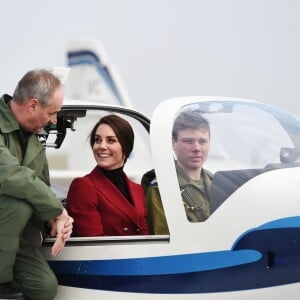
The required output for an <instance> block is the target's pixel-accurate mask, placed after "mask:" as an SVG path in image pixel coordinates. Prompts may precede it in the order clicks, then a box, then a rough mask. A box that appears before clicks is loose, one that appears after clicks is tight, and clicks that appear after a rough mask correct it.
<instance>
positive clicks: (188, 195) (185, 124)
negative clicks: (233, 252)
mask: <svg viewBox="0 0 300 300" xmlns="http://www.w3.org/2000/svg"><path fill="white" fill-rule="evenodd" d="M172 147H173V150H174V155H175V165H176V172H177V176H178V183H179V186H180V191H181V196H182V200H183V204H184V208H185V212H186V215H187V219H188V220H189V221H190V222H203V221H205V220H206V219H207V218H208V217H209V216H210V214H211V211H210V205H209V199H208V191H209V189H210V186H211V180H212V174H211V173H210V172H209V171H208V170H205V169H204V168H203V164H204V162H205V161H206V160H207V156H208V152H209V148H210V126H209V123H208V121H207V120H206V119H205V118H203V117H202V116H201V115H200V114H199V113H197V112H193V111H190V110H185V111H182V112H180V113H179V115H178V116H177V117H176V119H175V121H174V124H173V129H172ZM141 183H142V185H143V187H144V190H145V196H146V204H147V221H148V226H149V230H150V233H151V234H162V235H164V234H168V233H169V229H168V225H167V221H166V218H165V214H164V210H163V206H162V202H161V197H160V193H159V189H158V185H157V182H156V178H155V173H154V170H150V171H148V172H147V173H145V174H144V176H143V178H142V182H141Z"/></svg>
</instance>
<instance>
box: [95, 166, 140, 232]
mask: <svg viewBox="0 0 300 300" xmlns="http://www.w3.org/2000/svg"><path fill="white" fill-rule="evenodd" d="M123 174H124V177H125V182H126V184H127V186H128V189H129V194H130V196H131V199H132V202H133V204H131V203H130V202H129V201H128V200H127V199H126V198H125V197H124V195H123V194H122V193H121V192H120V191H119V190H118V188H117V187H116V186H115V185H114V184H113V183H112V182H111V181H110V180H109V179H108V178H107V177H106V176H105V175H104V174H103V173H102V172H101V170H100V169H99V168H98V167H95V168H94V169H93V171H92V172H91V173H90V174H89V176H90V179H91V181H92V183H93V185H94V187H95V189H96V190H97V191H98V192H99V193H100V194H101V195H102V196H103V197H104V198H105V199H106V200H107V201H109V202H110V203H111V204H112V205H113V206H114V207H115V208H116V209H118V210H121V211H122V212H123V213H124V214H126V215H127V216H128V217H129V218H130V219H131V220H132V221H133V222H134V223H135V224H136V225H137V226H139V219H138V213H137V212H140V211H141V210H142V209H143V207H142V205H143V202H142V201H141V199H139V195H140V192H139V190H138V188H137V186H136V185H135V184H133V183H132V182H131V181H130V180H129V178H128V177H127V176H126V174H125V173H123Z"/></svg>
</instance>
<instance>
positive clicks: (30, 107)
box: [28, 98, 39, 114]
mask: <svg viewBox="0 0 300 300" xmlns="http://www.w3.org/2000/svg"><path fill="white" fill-rule="evenodd" d="M38 106H39V100H38V99H35V98H33V99H30V100H29V101H28V110H29V112H30V113H31V114H32V113H33V112H34V111H35V110H36V109H37V108H38Z"/></svg>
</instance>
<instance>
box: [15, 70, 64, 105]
mask: <svg viewBox="0 0 300 300" xmlns="http://www.w3.org/2000/svg"><path fill="white" fill-rule="evenodd" d="M60 86H61V82H60V80H59V79H58V77H56V76H55V75H54V74H53V73H51V72H50V71H47V70H45V69H40V70H31V71H28V72H27V73H26V74H25V75H24V76H23V77H22V78H21V80H20V81H19V82H18V84H17V87H16V89H15V91H14V94H13V101H15V102H16V103H18V104H22V103H24V102H26V101H27V100H30V99H34V98H35V99H38V100H39V101H40V104H41V105H42V106H47V105H48V102H49V99H51V98H52V96H53V94H54V92H55V91H56V90H57V88H59V87H60Z"/></svg>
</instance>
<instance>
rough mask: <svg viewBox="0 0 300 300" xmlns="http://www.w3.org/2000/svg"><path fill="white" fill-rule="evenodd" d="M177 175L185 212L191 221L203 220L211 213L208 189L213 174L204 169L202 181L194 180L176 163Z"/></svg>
mask: <svg viewBox="0 0 300 300" xmlns="http://www.w3.org/2000/svg"><path fill="white" fill-rule="evenodd" d="M176 171H177V177H178V182H179V187H180V192H181V196H182V200H183V203H184V208H185V212H186V215H187V218H188V220H189V221H190V222H203V221H205V220H206V219H207V218H208V217H209V216H210V215H211V211H210V205H209V199H208V191H209V189H210V186H211V180H212V174H211V173H210V172H209V171H207V170H205V169H203V168H202V171H201V181H200V180H199V181H198V180H193V179H191V178H190V177H189V176H187V175H186V174H185V172H184V171H183V170H182V169H181V168H180V167H179V166H178V164H177V163H176Z"/></svg>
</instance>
